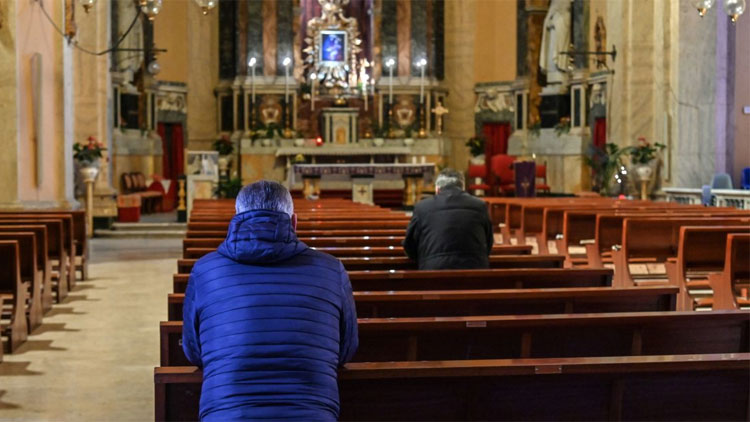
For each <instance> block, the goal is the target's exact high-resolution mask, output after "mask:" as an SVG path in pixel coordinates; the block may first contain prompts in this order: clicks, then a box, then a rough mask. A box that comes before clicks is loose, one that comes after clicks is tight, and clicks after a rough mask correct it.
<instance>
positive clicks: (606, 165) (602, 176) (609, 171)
mask: <svg viewBox="0 0 750 422" xmlns="http://www.w3.org/2000/svg"><path fill="white" fill-rule="evenodd" d="M630 149H631V147H625V148H620V147H619V146H618V145H617V144H615V143H608V144H606V145H605V146H604V148H600V147H597V146H594V145H591V146H590V147H589V151H588V154H586V155H585V156H584V157H583V160H584V163H585V164H586V165H587V166H589V168H591V172H592V175H591V177H592V185H593V186H592V189H593V190H594V191H595V192H599V193H600V194H601V195H602V196H610V195H612V194H614V189H613V188H614V182H615V181H616V182H617V184H621V183H622V179H621V178H620V177H619V174H618V170H620V169H622V168H624V167H623V164H622V158H623V156H624V155H625V154H627V153H628V152H629V151H630Z"/></svg>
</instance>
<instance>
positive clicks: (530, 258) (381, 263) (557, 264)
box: [172, 255, 563, 293]
mask: <svg viewBox="0 0 750 422" xmlns="http://www.w3.org/2000/svg"><path fill="white" fill-rule="evenodd" d="M195 261H197V260H196V259H180V260H178V261H177V274H174V276H173V281H172V283H173V285H172V287H173V290H172V292H173V293H185V289H186V288H187V282H188V278H189V276H190V272H191V271H192V269H193V265H195ZM341 262H342V263H343V264H344V267H346V268H347V269H348V270H352V271H355V270H364V269H366V268H371V269H373V270H390V269H394V270H395V269H401V270H405V269H410V270H416V264H415V263H414V262H413V261H411V260H409V258H407V257H379V258H378V257H375V258H369V257H365V258H341ZM562 262H563V260H562V256H560V255H546V256H538V255H493V256H490V267H491V268H497V269H501V268H506V269H509V268H562ZM360 265H361V266H360ZM399 266H400V268H398V267H399ZM350 267H351V268H350Z"/></svg>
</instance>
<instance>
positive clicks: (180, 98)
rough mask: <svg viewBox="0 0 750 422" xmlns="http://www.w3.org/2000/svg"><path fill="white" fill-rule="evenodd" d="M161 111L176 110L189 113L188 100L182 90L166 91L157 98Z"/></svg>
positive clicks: (157, 105)
mask: <svg viewBox="0 0 750 422" xmlns="http://www.w3.org/2000/svg"><path fill="white" fill-rule="evenodd" d="M156 108H157V109H158V110H159V111H176V112H179V113H183V114H187V100H186V98H185V94H184V93H182V92H166V93H162V94H160V95H159V96H158V97H157V98H156Z"/></svg>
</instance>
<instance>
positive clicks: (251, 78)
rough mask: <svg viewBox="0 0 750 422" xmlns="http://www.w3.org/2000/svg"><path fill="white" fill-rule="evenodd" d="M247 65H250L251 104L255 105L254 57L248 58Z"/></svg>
mask: <svg viewBox="0 0 750 422" xmlns="http://www.w3.org/2000/svg"><path fill="white" fill-rule="evenodd" d="M248 65H250V92H252V96H251V97H252V104H255V57H251V58H250V61H249V62H248Z"/></svg>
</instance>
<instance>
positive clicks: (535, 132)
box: [529, 120, 542, 138]
mask: <svg viewBox="0 0 750 422" xmlns="http://www.w3.org/2000/svg"><path fill="white" fill-rule="evenodd" d="M541 133H542V121H541V120H535V121H533V122H531V124H530V125H529V135H531V136H533V137H536V138H538V137H539V135H540V134H541Z"/></svg>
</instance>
